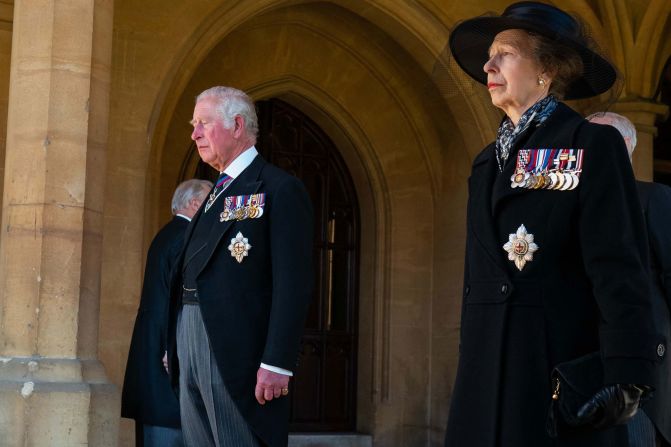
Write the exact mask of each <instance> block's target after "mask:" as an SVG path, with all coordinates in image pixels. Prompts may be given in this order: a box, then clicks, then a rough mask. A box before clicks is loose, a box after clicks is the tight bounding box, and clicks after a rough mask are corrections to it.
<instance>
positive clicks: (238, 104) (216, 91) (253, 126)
mask: <svg viewBox="0 0 671 447" xmlns="http://www.w3.org/2000/svg"><path fill="white" fill-rule="evenodd" d="M205 98H214V99H215V100H216V101H217V107H216V110H217V114H218V115H219V116H220V117H221V120H222V122H223V123H224V127H225V128H227V129H230V128H231V127H233V120H234V119H235V117H236V116H237V115H240V116H242V117H243V118H244V120H245V131H246V133H247V135H248V136H249V137H251V138H253V139H254V140H256V135H257V134H258V132H259V123H258V119H257V117H256V108H255V107H254V101H252V99H251V98H250V97H249V96H248V95H247V94H246V93H245V92H243V91H242V90H238V89H237V88H233V87H222V86H217V87H212V88H208V89H207V90H205V91H204V92H202V93H201V94H200V95H198V96H197V97H196V103H198V101H200V100H201V99H205Z"/></svg>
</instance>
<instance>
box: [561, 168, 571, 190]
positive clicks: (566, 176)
mask: <svg viewBox="0 0 671 447" xmlns="http://www.w3.org/2000/svg"><path fill="white" fill-rule="evenodd" d="M562 177H564V184H563V185H562V187H561V188H560V189H561V190H562V191H566V190H567V189H569V188H570V187H571V184H572V183H573V178H572V177H571V174H569V173H568V172H564V173H563V175H562Z"/></svg>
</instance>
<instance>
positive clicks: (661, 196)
mask: <svg viewBox="0 0 671 447" xmlns="http://www.w3.org/2000/svg"><path fill="white" fill-rule="evenodd" d="M587 119H588V120H589V121H591V122H593V123H597V124H606V125H609V126H613V127H615V128H616V129H617V130H618V131H620V134H621V135H622V138H623V139H624V143H625V145H626V146H627V152H628V153H629V160H630V161H631V159H632V155H633V153H634V150H635V149H636V127H635V126H634V124H633V123H632V122H631V121H629V119H627V118H626V117H624V116H622V115H618V114H617V113H612V112H605V113H595V114H592V115H590V116H588V117H587ZM636 186H637V189H638V198H639V199H640V201H641V206H642V207H643V214H644V215H645V222H646V226H647V229H648V242H649V244H650V272H651V284H650V293H651V294H652V296H653V297H654V301H655V306H656V308H655V312H654V316H655V321H654V325H655V327H656V328H658V330H659V331H662V332H664V333H665V334H667V339H671V323H670V316H669V310H670V309H671V188H669V187H668V186H666V185H662V184H659V183H652V182H643V181H637V182H636ZM642 409H643V413H640V414H637V415H636V416H635V417H634V420H632V422H630V423H629V430H630V439H631V444H632V446H633V447H638V446H646V447H647V446H653V445H655V442H656V443H657V444H656V445H658V446H669V445H671V356H666V358H665V360H664V363H663V365H662V367H661V368H659V369H658V375H657V379H656V381H655V393H654V396H653V398H652V399H651V400H650V401H649V402H646V403H645V404H644V405H643V406H642ZM653 424H654V425H653ZM655 428H656V430H655ZM655 431H656V433H655ZM655 438H657V439H656V440H655Z"/></svg>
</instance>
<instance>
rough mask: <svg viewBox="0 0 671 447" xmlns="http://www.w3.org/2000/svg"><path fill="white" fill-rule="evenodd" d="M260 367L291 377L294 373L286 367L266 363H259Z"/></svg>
mask: <svg viewBox="0 0 671 447" xmlns="http://www.w3.org/2000/svg"><path fill="white" fill-rule="evenodd" d="M261 368H263V369H267V370H268V371H272V372H274V373H277V374H284V375H285V376H290V377H291V376H293V375H294V373H292V372H291V371H289V370H288V369H283V368H278V367H277V366H270V365H266V364H265V363H261Z"/></svg>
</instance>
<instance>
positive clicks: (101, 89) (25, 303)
mask: <svg viewBox="0 0 671 447" xmlns="http://www.w3.org/2000/svg"><path fill="white" fill-rule="evenodd" d="M112 16H113V0H67V1H59V0H30V1H28V0H25V1H21V0H17V1H16V2H15V4H14V23H13V35H12V38H13V42H12V43H13V45H12V57H11V68H10V86H9V105H8V122H7V149H6V160H5V178H4V191H3V212H2V227H1V229H0V236H1V239H0V244H1V246H0V434H1V435H0V437H1V440H0V444H2V445H3V446H49V447H60V446H63V447H65V446H68V447H69V446H74V445H88V446H116V443H117V430H118V421H119V416H118V415H119V397H118V396H119V393H118V390H117V389H116V388H115V387H114V386H113V385H112V384H110V383H109V381H108V380H107V378H106V376H105V373H104V369H103V367H102V365H101V363H100V362H99V361H98V360H97V345H98V340H97V339H98V299H99V290H100V270H101V246H102V204H103V185H104V172H105V148H106V144H107V123H108V108H109V84H110V62H111V46H112Z"/></svg>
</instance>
